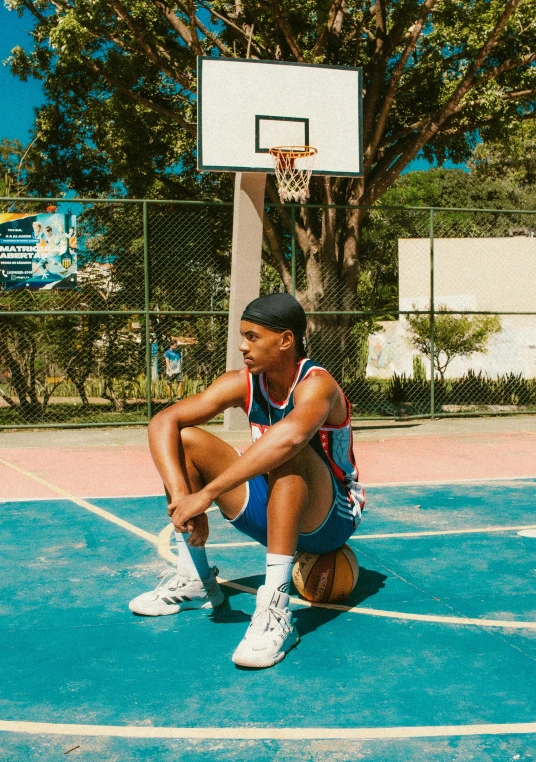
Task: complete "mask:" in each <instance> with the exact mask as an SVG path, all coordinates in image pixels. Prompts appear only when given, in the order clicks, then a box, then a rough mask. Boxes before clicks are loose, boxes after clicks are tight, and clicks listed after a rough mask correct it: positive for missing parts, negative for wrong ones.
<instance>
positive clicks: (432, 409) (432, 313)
mask: <svg viewBox="0 0 536 762" xmlns="http://www.w3.org/2000/svg"><path fill="white" fill-rule="evenodd" d="M434 331H435V302H434V210H433V208H431V209H430V358H431V359H430V362H431V368H430V374H431V375H430V414H431V419H432V421H433V420H434V418H435V366H434V355H435V346H434Z"/></svg>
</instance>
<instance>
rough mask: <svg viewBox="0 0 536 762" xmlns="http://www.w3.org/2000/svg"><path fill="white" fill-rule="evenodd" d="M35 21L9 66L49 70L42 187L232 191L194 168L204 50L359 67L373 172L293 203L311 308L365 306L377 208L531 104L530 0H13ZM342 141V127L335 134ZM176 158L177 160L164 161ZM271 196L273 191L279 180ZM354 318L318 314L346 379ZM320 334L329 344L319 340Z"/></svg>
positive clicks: (505, 127) (304, 297)
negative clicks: (365, 241) (366, 247)
mask: <svg viewBox="0 0 536 762" xmlns="http://www.w3.org/2000/svg"><path fill="white" fill-rule="evenodd" d="M9 4H10V7H12V8H13V9H14V10H16V11H17V12H19V13H23V12H24V11H28V12H29V13H31V14H32V15H33V17H34V19H35V29H34V39H35V49H34V50H33V51H32V52H31V53H26V52H25V51H24V50H23V49H22V48H16V49H15V50H14V51H13V53H12V56H11V65H12V70H13V71H14V73H16V74H18V75H19V76H21V77H23V78H24V77H28V76H37V77H39V78H41V79H43V81H44V89H45V92H46V95H47V103H46V104H45V105H44V106H43V107H42V108H41V109H40V110H39V113H38V116H37V123H36V131H37V132H36V134H37V135H38V141H37V143H36V150H37V151H38V153H37V154H36V156H37V159H36V169H35V172H34V173H33V174H32V187H33V188H34V189H35V190H36V191H39V192H41V193H47V192H50V191H51V190H54V189H62V188H66V187H70V188H75V189H76V190H77V191H78V192H83V193H91V194H101V193H110V192H112V191H116V192H119V191H121V189H122V188H126V190H127V192H128V193H130V194H131V195H147V194H151V195H153V194H156V195H160V196H164V197H168V198H177V197H179V198H181V197H185V196H186V195H191V194H193V193H195V195H196V196H197V197H200V196H203V195H207V194H208V195H211V196H212V197H222V196H227V197H228V196H229V194H230V192H231V183H230V182H229V178H225V177H214V176H212V175H210V176H205V177H203V178H199V176H198V175H197V174H196V172H195V164H194V153H195V91H196V80H195V62H196V56H197V55H200V54H207V55H214V56H227V57H246V56H247V55H248V54H249V55H251V57H255V58H260V59H273V60H289V61H299V62H312V63H323V64H333V65H343V66H344V65H346V66H356V65H357V66H362V67H363V72H364V87H365V90H364V92H365V95H364V104H363V136H364V148H365V150H364V177H363V178H358V179H355V178H350V179H348V178H314V180H313V183H312V199H311V200H312V201H313V202H317V203H325V204H333V203H342V204H349V205H350V207H351V208H349V209H348V210H346V211H344V212H343V213H335V212H334V211H333V210H328V209H324V210H320V211H318V210H315V209H312V208H308V207H305V208H302V209H300V211H299V214H298V215H297V229H296V241H297V247H298V255H299V261H298V290H297V296H298V298H299V299H300V300H301V302H302V304H303V305H304V307H305V308H306V309H308V310H311V311H330V310H345V311H351V310H353V309H355V308H356V304H357V299H358V296H357V292H358V285H359V279H360V274H361V271H362V258H363V252H362V248H361V246H360V242H361V233H362V227H363V223H364V220H365V219H366V217H367V215H368V211H367V209H365V208H363V207H367V206H370V205H374V204H377V203H378V202H380V201H381V200H382V198H383V196H384V194H385V193H386V192H387V191H388V190H389V188H390V187H391V186H392V185H393V183H394V182H395V181H396V179H397V178H398V177H399V176H400V174H401V172H402V171H403V170H404V169H405V168H406V167H407V166H408V164H409V163H410V162H411V161H412V160H413V159H414V158H415V157H416V156H417V155H418V154H420V153H423V154H424V156H425V157H426V158H428V159H430V160H432V159H434V160H436V161H437V162H438V163H442V162H443V161H444V160H445V159H447V158H450V159H452V160H454V161H458V162H459V161H464V160H467V159H468V158H469V156H470V154H471V149H472V147H473V146H474V144H475V142H476V139H477V137H476V136H477V131H480V133H481V134H482V135H484V136H488V135H489V136H491V137H493V138H494V139H496V140H499V141H500V140H504V139H505V138H506V137H507V136H508V135H509V133H510V130H511V128H512V125H514V124H516V123H520V122H522V121H525V120H530V119H533V118H534V117H535V115H536V109H535V105H536V98H535V93H536V70H535V62H536V27H535V25H534V23H533V18H534V1H533V0H491V1H486V2H484V0H376V2H372V0H366V1H365V0H330V1H329V2H328V1H326V0H317V2H313V0H270V2H265V3H260V2H258V1H256V0H243V2H239V1H238V0H236V2H234V3H226V2H224V0H213V1H212V2H210V1H209V0H180V2H175V3H169V2H167V0H76V2H74V1H72V2H69V0H55V2H47V0H39V2H37V1H36V0H9ZM334 139H336V134H334ZM170 168H171V169H170ZM267 193H268V196H269V198H270V200H273V201H277V200H278V197H277V190H276V188H275V185H274V183H273V181H272V179H271V178H269V180H268V184H267ZM288 226H289V214H288V211H287V210H285V209H282V210H277V209H275V208H274V209H272V211H271V213H270V214H269V215H267V216H266V224H265V250H266V257H267V259H268V261H269V262H270V264H272V265H273V266H274V267H276V268H277V270H278V271H279V273H280V276H281V279H282V282H283V284H284V286H285V288H286V289H287V290H290V287H291V269H290V266H289V258H288V240H287V239H288V229H289V227H288ZM350 324H351V321H350V317H349V316H344V315H339V316H337V317H329V316H316V317H314V318H313V319H312V321H311V329H312V334H311V337H310V338H311V344H312V348H313V351H314V352H315V355H316V356H317V357H318V359H319V360H320V361H323V359H324V358H326V357H327V355H328V353H330V354H331V355H332V354H333V353H334V352H335V349H336V350H337V351H336V352H335V354H336V358H333V357H332V358H331V360H332V361H331V363H330V367H332V369H333V370H335V372H336V374H337V375H339V376H340V375H341V368H342V363H343V360H344V357H345V355H346V354H347V353H348V346H347V345H346V341H347V339H348V337H349V336H350V335H351V331H350V330H349V328H350ZM320 337H321V340H320Z"/></svg>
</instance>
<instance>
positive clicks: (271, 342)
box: [238, 320, 292, 374]
mask: <svg viewBox="0 0 536 762" xmlns="http://www.w3.org/2000/svg"><path fill="white" fill-rule="evenodd" d="M240 333H241V335H242V341H241V342H240V346H239V347H238V348H239V350H240V351H241V352H242V354H243V355H244V363H245V365H247V367H248V368H249V370H250V372H251V373H254V374H258V373H263V372H265V371H267V370H270V369H271V368H274V367H277V366H278V365H280V363H281V360H282V352H281V349H282V348H286V347H288V343H289V334H290V337H291V336H292V333H291V331H283V333H278V332H277V331H271V330H270V329H269V328H265V327H264V326H262V325H257V324H256V323H250V322H249V321H248V320H241V321H240Z"/></svg>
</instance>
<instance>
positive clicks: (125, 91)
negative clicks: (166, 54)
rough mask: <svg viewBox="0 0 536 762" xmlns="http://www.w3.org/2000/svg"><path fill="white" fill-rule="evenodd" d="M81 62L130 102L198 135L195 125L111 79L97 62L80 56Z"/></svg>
mask: <svg viewBox="0 0 536 762" xmlns="http://www.w3.org/2000/svg"><path fill="white" fill-rule="evenodd" d="M80 60H81V61H82V63H83V64H84V65H85V66H86V68H88V69H89V70H90V71H92V72H94V73H95V74H98V75H99V77H101V78H102V79H103V80H104V81H105V82H106V83H107V84H109V85H110V86H111V87H113V88H115V89H116V90H117V91H118V92H120V93H123V95H126V96H127V97H128V98H130V100H133V101H135V102H136V103H139V104H140V105H141V106H145V108H148V109H149V110H150V111H155V112H156V113H157V114H161V115H162V116H165V117H166V119H170V120H171V121H173V122H176V123H177V124H179V125H180V126H181V127H182V128H183V129H184V130H186V132H188V133H189V134H190V135H194V136H195V135H196V133H197V131H196V128H195V125H194V124H191V123H190V122H187V121H186V120H185V119H183V117H182V116H180V115H179V114H177V113H175V112H174V111H170V110H169V109H167V108H165V107H164V106H160V105H159V104H158V103H154V101H151V100H149V99H148V98H144V97H143V96H142V95H140V94H139V93H137V92H135V91H134V90H132V89H131V88H130V87H126V86H125V85H122V84H121V83H120V82H118V80H116V79H115V78H114V77H111V76H110V75H109V74H108V73H107V72H106V71H104V69H103V68H102V67H101V66H99V65H98V64H97V63H96V61H93V60H92V59H90V58H87V57H86V56H80Z"/></svg>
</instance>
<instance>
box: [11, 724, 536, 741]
mask: <svg viewBox="0 0 536 762" xmlns="http://www.w3.org/2000/svg"><path fill="white" fill-rule="evenodd" d="M0 731H4V732H6V733H30V734H33V735H43V734H45V733H47V734H51V735H59V736H92V737H105V738H112V737H113V738H182V739H210V740H219V741H224V740H230V741H262V740H281V741H317V740H327V739H331V740H337V741H365V740H374V739H390V738H438V737H442V736H443V737H452V736H496V735H505V734H514V733H515V734H519V733H522V734H528V733H536V722H513V723H500V724H489V725H436V726H434V725H424V726H416V727H390V728H292V727H286V728H281V727H269V728H172V727H169V728H166V727H151V726H147V725H76V724H60V723H53V722H19V721H16V720H9V721H8V720H3V721H0Z"/></svg>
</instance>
